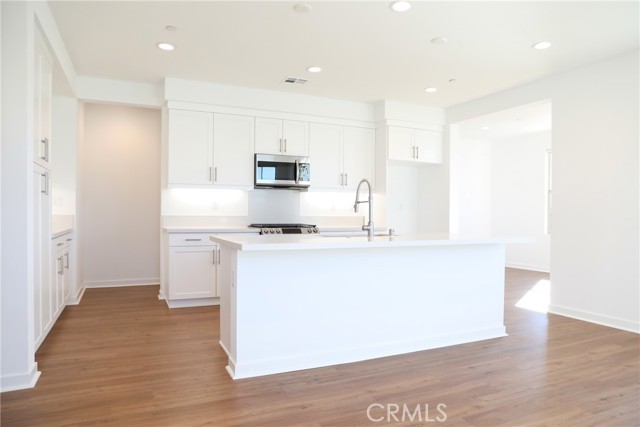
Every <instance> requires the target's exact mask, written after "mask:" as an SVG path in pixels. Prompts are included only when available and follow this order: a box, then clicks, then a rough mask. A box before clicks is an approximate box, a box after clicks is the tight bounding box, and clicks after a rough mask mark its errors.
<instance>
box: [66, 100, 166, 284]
mask: <svg viewBox="0 0 640 427" xmlns="http://www.w3.org/2000/svg"><path fill="white" fill-rule="evenodd" d="M83 132H84V141H83V144H82V152H81V157H80V163H81V168H80V173H81V175H80V177H79V179H80V180H81V181H82V186H81V188H80V210H81V218H80V229H81V230H82V236H81V240H80V248H81V249H80V250H81V251H82V253H83V259H82V264H83V265H82V271H83V275H84V281H85V283H86V285H87V286H88V287H91V286H117V285H125V284H147V283H159V276H160V266H159V261H160V110H154V109H147V108H137V107H127V106H116V105H102V104H85V107H84V130H83Z"/></svg>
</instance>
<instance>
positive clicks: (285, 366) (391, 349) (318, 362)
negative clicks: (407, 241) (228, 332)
mask: <svg viewBox="0 0 640 427" xmlns="http://www.w3.org/2000/svg"><path fill="white" fill-rule="evenodd" d="M505 336H507V334H506V332H505V328H504V326H495V327H492V328H487V329H478V330H469V331H461V332H457V333H452V334H448V335H444V336H429V337H422V338H420V339H416V340H411V341H405V342H383V343H376V344H373V345H370V346H366V347H365V346H360V347H354V348H349V349H347V348H343V349H338V350H333V351H327V352H326V353H325V354H311V355H295V356H293V357H287V358H279V359H269V360H260V361H257V362H253V363H251V362H250V363H239V364H238V363H237V362H236V361H233V360H231V358H229V365H227V368H226V369H227V372H229V374H230V375H231V377H232V378H233V379H234V380H237V379H241V378H250V377H256V376H262V375H271V374H277V373H282V372H291V371H298V370H302V369H310V368H318V367H322V366H333V365H338V364H343V363H352V362H359V361H362V360H370V359H375V358H379V357H387V356H393V355H398V354H406V353H413V352H416V351H423V350H430V349H434V348H440V347H448V346H452V345H458V344H463V343H469V342H475V341H482V340H487V339H492V338H499V337H505Z"/></svg>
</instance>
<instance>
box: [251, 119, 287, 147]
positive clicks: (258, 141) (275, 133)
mask: <svg viewBox="0 0 640 427" xmlns="http://www.w3.org/2000/svg"><path fill="white" fill-rule="evenodd" d="M283 150H284V143H283V139H282V120H280V119H266V118H264V117H256V131H255V152H256V153H260V154H282V152H283Z"/></svg>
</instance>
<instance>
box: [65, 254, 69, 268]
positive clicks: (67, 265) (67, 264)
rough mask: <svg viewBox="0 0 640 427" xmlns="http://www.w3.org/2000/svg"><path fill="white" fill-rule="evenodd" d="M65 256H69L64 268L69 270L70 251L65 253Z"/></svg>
mask: <svg viewBox="0 0 640 427" xmlns="http://www.w3.org/2000/svg"><path fill="white" fill-rule="evenodd" d="M64 256H65V257H66V258H67V263H66V264H65V266H64V268H66V269H67V270H68V269H69V252H67V253H66V254H64Z"/></svg>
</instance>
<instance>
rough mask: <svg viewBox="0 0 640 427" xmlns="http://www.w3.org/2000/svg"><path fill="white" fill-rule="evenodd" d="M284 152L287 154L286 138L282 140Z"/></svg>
mask: <svg viewBox="0 0 640 427" xmlns="http://www.w3.org/2000/svg"><path fill="white" fill-rule="evenodd" d="M284 152H285V153H286V152H287V138H285V139H284Z"/></svg>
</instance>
